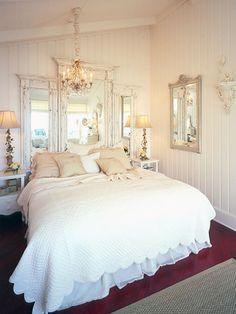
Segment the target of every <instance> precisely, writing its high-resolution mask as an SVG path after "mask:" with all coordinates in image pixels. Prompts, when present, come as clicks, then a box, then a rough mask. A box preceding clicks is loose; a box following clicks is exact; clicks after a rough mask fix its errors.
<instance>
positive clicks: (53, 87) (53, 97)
mask: <svg viewBox="0 0 236 314" xmlns="http://www.w3.org/2000/svg"><path fill="white" fill-rule="evenodd" d="M18 78H19V79H20V90H21V100H20V102H21V125H22V127H23V132H22V134H23V135H22V137H21V152H22V153H21V163H22V166H23V167H24V169H28V168H29V167H30V164H31V157H32V155H33V154H34V153H35V152H41V151H55V150H57V148H58V142H57V131H58V129H57V111H58V108H57V80H56V79H53V78H45V77H38V76H24V75H18Z"/></svg>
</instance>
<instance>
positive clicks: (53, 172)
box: [30, 152, 68, 180]
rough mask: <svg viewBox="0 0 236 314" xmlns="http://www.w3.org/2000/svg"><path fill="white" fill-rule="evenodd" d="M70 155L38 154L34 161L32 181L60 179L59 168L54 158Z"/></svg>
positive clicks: (56, 153)
mask: <svg viewBox="0 0 236 314" xmlns="http://www.w3.org/2000/svg"><path fill="white" fill-rule="evenodd" d="M64 154H68V153H65V152H62V153H58V152H43V153H36V154H35V155H34V156H33V159H32V169H31V171H32V174H31V176H30V180H32V179H34V178H37V179H38V178H51V177H56V178H57V177H59V168H58V165H57V163H56V161H55V159H54V156H61V155H64Z"/></svg>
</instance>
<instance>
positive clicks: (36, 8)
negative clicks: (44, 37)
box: [0, 0, 186, 37]
mask: <svg viewBox="0 0 236 314" xmlns="http://www.w3.org/2000/svg"><path fill="white" fill-rule="evenodd" d="M185 1H186V0H185ZM183 2H184V0H0V37H1V34H2V35H6V34H8V35H9V34H10V33H12V31H17V32H18V33H19V31H22V30H27V31H29V29H30V30H36V29H45V28H51V29H52V28H54V29H55V28H56V27H58V28H60V29H62V28H63V27H68V22H69V21H70V20H71V16H72V15H71V10H72V8H74V7H78V6H79V7H81V8H82V12H81V17H80V21H81V25H83V24H86V25H87V26H90V27H88V31H91V30H92V28H93V27H92V28H91V25H93V26H94V25H95V24H96V23H97V24H99V23H100V25H101V23H103V28H104V27H105V24H107V26H106V27H111V28H114V27H115V24H117V27H118V28H119V27H120V26H119V25H121V21H123V24H124V26H125V27H127V25H128V21H130V22H131V25H130V26H137V25H138V24H140V25H141V24H153V21H154V19H156V18H158V17H160V16H161V15H163V14H166V13H167V12H168V11H169V10H172V9H173V8H175V7H176V6H178V5H179V4H180V3H183ZM124 21H125V23H124ZM132 21H133V23H132ZM134 21H135V22H134ZM108 22H109V23H108ZM104 23H105V24H104ZM112 26H113V27H112ZM81 29H82V27H81ZM84 30H85V31H86V29H84ZM9 32H10V33H9ZM3 37H4V36H3Z"/></svg>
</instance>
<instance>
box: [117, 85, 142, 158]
mask: <svg viewBox="0 0 236 314" xmlns="http://www.w3.org/2000/svg"><path fill="white" fill-rule="evenodd" d="M138 89H139V87H138V86H129V85H118V84H117V85H115V86H114V114H113V115H114V133H113V134H114V143H121V142H122V145H123V146H124V147H126V148H127V153H129V154H130V156H133V153H134V132H133V127H134V117H135V110H136V109H135V108H136V101H137V91H138Z"/></svg>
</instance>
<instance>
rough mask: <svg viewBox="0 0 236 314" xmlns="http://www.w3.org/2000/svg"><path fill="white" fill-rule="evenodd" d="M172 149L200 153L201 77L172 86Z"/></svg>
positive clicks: (180, 81)
mask: <svg viewBox="0 0 236 314" xmlns="http://www.w3.org/2000/svg"><path fill="white" fill-rule="evenodd" d="M169 87H170V94H171V95H170V96H171V147H172V148H178V149H183V150H189V151H193V152H200V143H199V133H200V77H197V78H196V79H188V78H186V77H185V76H183V75H182V76H180V78H179V81H178V82H177V83H175V84H170V85H169Z"/></svg>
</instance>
